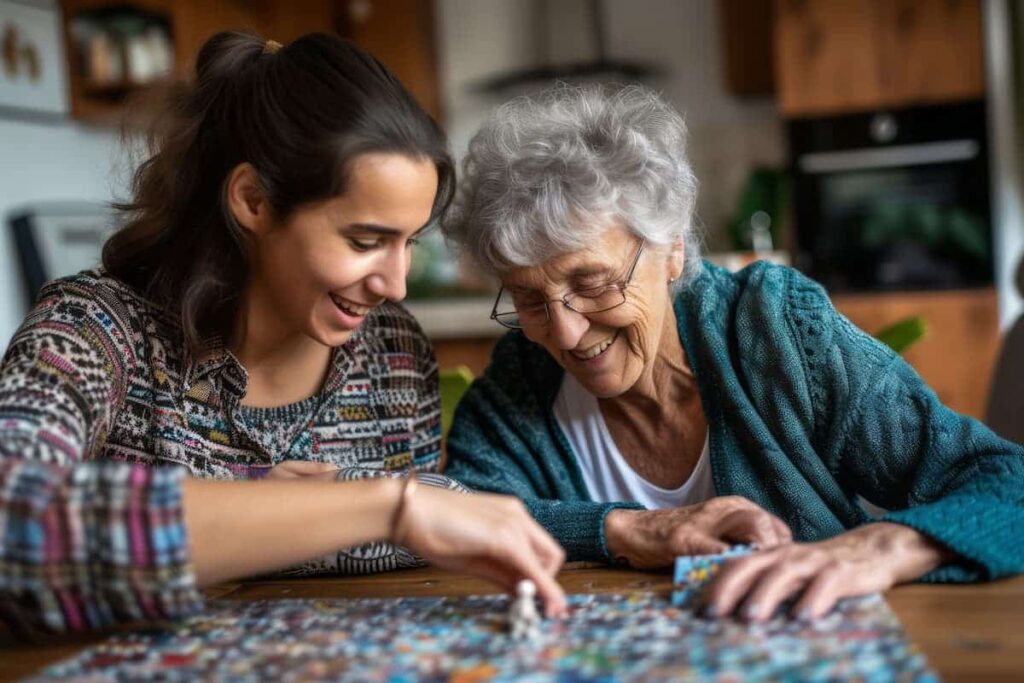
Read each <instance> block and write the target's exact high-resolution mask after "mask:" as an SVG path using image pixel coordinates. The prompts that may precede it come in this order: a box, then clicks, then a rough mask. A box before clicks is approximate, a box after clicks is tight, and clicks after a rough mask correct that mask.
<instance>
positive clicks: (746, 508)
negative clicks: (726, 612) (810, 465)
mask: <svg viewBox="0 0 1024 683" xmlns="http://www.w3.org/2000/svg"><path fill="white" fill-rule="evenodd" d="M792 539H793V535H792V533H791V532H790V530H789V527H787V526H786V523H785V522H783V521H782V520H781V519H779V518H778V517H776V516H775V515H773V514H771V513H770V512H768V511H767V510H764V509H763V508H761V507H760V506H758V505H757V504H755V503H752V502H751V501H749V500H747V499H746V498H741V497H740V496H720V497H717V498H712V499H711V500H708V501H705V502H703V503H698V504H697V505H688V506H686V507H679V508H669V509H666V510H612V511H611V512H609V513H608V516H607V517H605V542H606V544H607V546H608V554H609V555H610V556H611V557H612V558H613V559H615V560H616V561H620V562H626V563H628V564H629V566H631V567H634V568H636V569H655V568H658V567H666V566H668V565H670V564H672V563H673V562H674V561H675V558H676V557H677V556H679V555H711V554H715V553H720V552H723V551H724V550H726V549H727V548H728V547H729V546H730V545H733V544H735V543H749V544H756V545H757V546H758V547H760V548H770V547H772V546H776V545H778V544H780V543H788V542H789V541H791V540H792Z"/></svg>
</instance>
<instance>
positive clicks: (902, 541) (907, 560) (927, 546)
mask: <svg viewBox="0 0 1024 683" xmlns="http://www.w3.org/2000/svg"><path fill="white" fill-rule="evenodd" d="M862 528H863V529H865V530H866V531H867V530H870V531H871V535H870V540H869V545H870V552H871V553H872V555H874V556H875V557H882V558H888V561H887V562H886V564H888V565H889V567H890V571H891V573H892V579H893V584H897V583H903V582H906V581H913V580H914V579H917V578H918V577H920V576H922V575H923V574H927V573H928V572H930V571H931V570H933V569H935V568H937V567H939V566H941V565H942V564H944V563H945V562H948V561H949V560H951V559H953V557H954V554H953V553H952V551H950V550H949V549H948V548H946V547H945V546H943V545H941V544H940V543H938V542H937V541H935V540H933V539H931V538H929V537H928V536H925V535H924V534H922V533H921V532H919V531H917V530H916V529H913V528H911V527H909V526H905V525H903V524H896V523H893V522H875V523H873V524H869V525H867V526H866V527H862Z"/></svg>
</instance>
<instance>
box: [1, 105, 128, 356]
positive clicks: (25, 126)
mask: <svg viewBox="0 0 1024 683" xmlns="http://www.w3.org/2000/svg"><path fill="white" fill-rule="evenodd" d="M116 149H117V136H116V134H115V133H113V132H111V131H105V130H104V131H98V130H90V129H87V128H83V127H81V126H79V125H77V124H72V123H63V124H44V123H30V122H24V121H18V120H12V119H0V153H2V162H0V220H2V225H3V228H2V234H0V350H2V349H5V348H6V347H7V342H8V341H9V339H10V337H11V335H12V334H13V333H14V331H15V330H16V329H17V327H18V325H19V324H20V323H21V319H22V318H23V317H24V315H25V312H26V310H25V309H26V306H25V303H24V299H25V293H24V290H23V287H22V282H21V273H20V271H19V269H18V261H17V255H16V251H15V248H14V238H13V235H12V233H11V230H10V227H9V226H8V225H7V214H8V212H10V211H11V210H12V209H16V208H17V207H19V206H22V205H24V204H27V203H33V202H44V201H48V200H94V201H110V199H111V198H112V197H113V196H114V195H115V193H116V195H117V196H119V197H123V196H124V193H123V191H121V188H123V187H124V183H123V181H122V178H121V175H122V174H121V171H120V170H118V172H117V173H114V172H113V169H114V164H113V161H114V160H115V159H116V158H117V155H116V154H114V152H115V150H116Z"/></svg>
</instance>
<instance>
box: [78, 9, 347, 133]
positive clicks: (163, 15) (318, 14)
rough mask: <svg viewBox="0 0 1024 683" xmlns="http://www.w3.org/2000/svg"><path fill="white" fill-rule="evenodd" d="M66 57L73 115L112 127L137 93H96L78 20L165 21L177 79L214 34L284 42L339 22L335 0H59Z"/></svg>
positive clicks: (125, 89)
mask: <svg viewBox="0 0 1024 683" xmlns="http://www.w3.org/2000/svg"><path fill="white" fill-rule="evenodd" d="M61 10H62V15H63V20H64V26H65V32H64V35H65V41H66V46H67V49H66V52H67V55H68V77H69V78H68V80H69V88H70V99H71V113H72V116H74V117H75V118H77V119H79V120H82V121H87V122H90V123H99V124H111V123H116V122H117V121H118V120H119V118H120V115H121V112H122V110H123V107H124V102H125V97H126V96H128V95H130V94H132V92H134V91H136V90H138V89H139V88H138V87H137V86H133V85H132V84H131V83H127V82H126V83H124V84H122V85H120V86H119V87H116V88H105V89H97V88H95V87H93V86H91V85H90V84H89V83H88V82H87V79H86V78H85V77H84V75H83V73H84V69H83V65H82V63H81V55H80V54H79V50H78V49H77V47H76V44H75V41H74V39H73V36H72V25H73V23H74V22H75V21H76V19H81V18H82V17H85V16H90V15H96V14H97V13H100V12H114V11H116V12H122V13H132V12H137V13H139V14H148V15H152V16H156V17H159V18H160V19H161V20H163V21H164V22H165V23H166V24H167V26H168V28H169V30H170V34H171V38H172V44H173V49H174V70H173V71H174V73H173V75H174V76H176V77H188V76H190V75H191V73H192V69H193V64H194V60H195V56H196V54H197V53H198V52H199V48H200V47H201V46H202V45H203V43H204V42H206V40H207V39H208V38H209V37H210V36H212V35H213V34H215V33H217V32H218V31H226V30H237V31H248V32H252V33H256V34H258V35H261V36H265V37H267V38H273V39H274V40H277V41H278V42H282V43H286V42H288V41H291V40H294V39H295V38H298V37H299V36H301V35H303V34H305V33H310V32H313V31H321V32H331V31H333V30H334V29H335V26H336V24H337V21H336V12H337V7H336V5H335V2H333V0H288V1H286V0H263V1H260V2H243V1H242V0H227V1H203V0H129V1H128V2H116V1H113V0H62V2H61Z"/></svg>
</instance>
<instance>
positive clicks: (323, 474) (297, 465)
mask: <svg viewBox="0 0 1024 683" xmlns="http://www.w3.org/2000/svg"><path fill="white" fill-rule="evenodd" d="M337 474H338V467H337V465H332V464H330V463H326V462H310V461H309V460H285V461H283V462H280V463H278V464H276V465H274V466H273V467H272V468H271V469H270V471H269V472H267V474H266V475H265V476H264V477H263V480H265V481H269V480H275V479H276V480H280V479H304V478H306V477H311V478H314V479H326V480H332V479H334V477H335V476H336V475H337Z"/></svg>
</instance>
